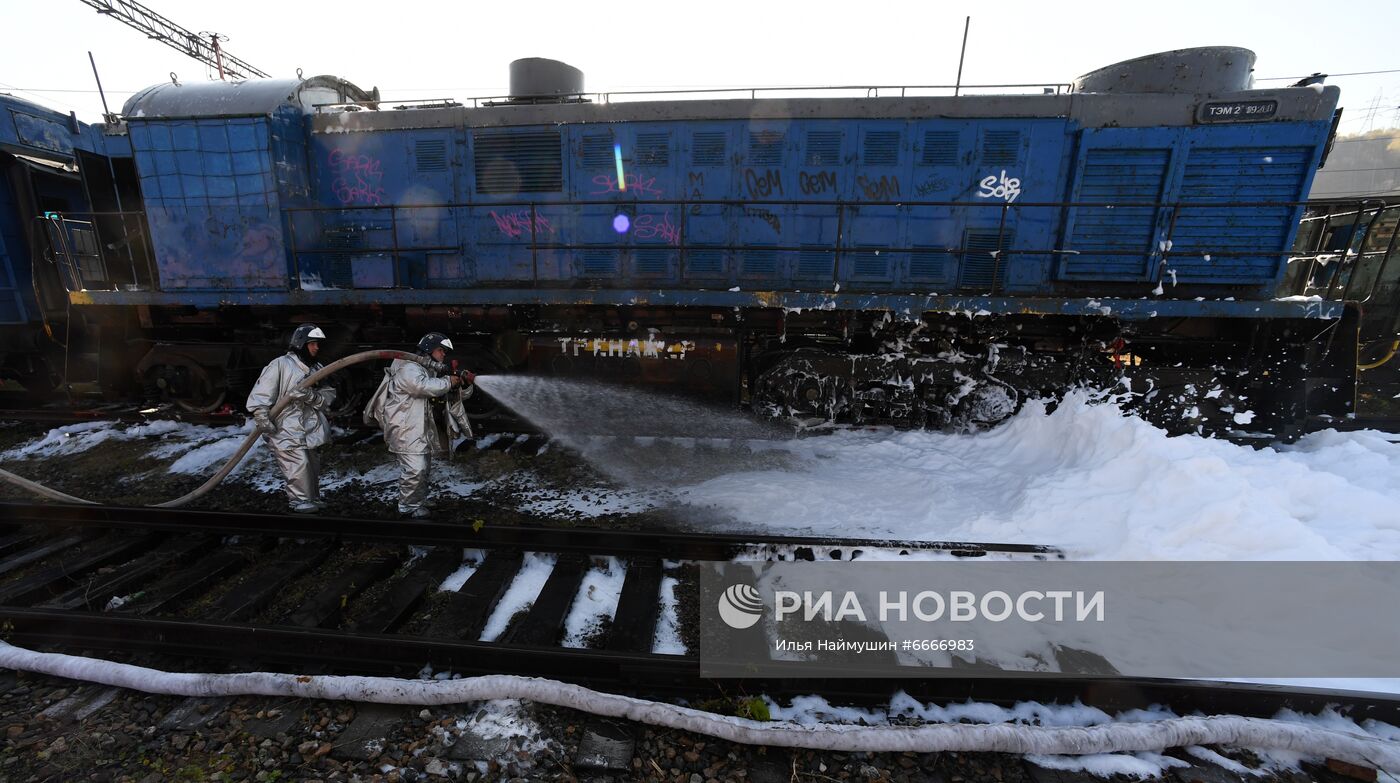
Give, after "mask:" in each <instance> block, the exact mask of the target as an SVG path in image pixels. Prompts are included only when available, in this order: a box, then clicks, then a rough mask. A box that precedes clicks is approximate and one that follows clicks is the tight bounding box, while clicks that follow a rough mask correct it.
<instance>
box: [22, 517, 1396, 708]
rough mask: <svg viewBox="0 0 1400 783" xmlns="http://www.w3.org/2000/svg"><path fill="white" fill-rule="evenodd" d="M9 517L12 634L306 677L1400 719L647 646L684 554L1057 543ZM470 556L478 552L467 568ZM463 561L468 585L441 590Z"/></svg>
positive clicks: (27, 640) (1134, 683)
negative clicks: (825, 673)
mask: <svg viewBox="0 0 1400 783" xmlns="http://www.w3.org/2000/svg"><path fill="white" fill-rule="evenodd" d="M0 523H3V524H4V525H5V527H4V529H3V531H0V627H3V629H4V633H3V637H4V639H5V640H7V641H9V642H11V643H13V644H17V645H20V646H26V647H34V648H42V649H53V650H61V651H69V652H82V651H87V652H88V653H89V654H100V655H122V654H158V655H174V656H181V657H187V658H195V659H199V660H201V661H208V662H217V663H219V664H221V665H230V666H232V667H234V668H249V667H260V668H266V667H269V666H280V667H284V668H288V669H290V670H293V671H296V672H298V673H357V674H371V673H383V674H399V675H411V674H413V673H415V672H418V671H419V670H421V669H422V668H423V667H424V665H428V666H431V667H432V669H433V670H435V671H451V672H454V673H456V674H460V675H463V676H469V675H476V674H487V673H504V674H520V675H531V676H541V677H550V678H555V679H560V680H565V681H569V682H575V683H579V684H582V685H587V686H590V687H594V688H599V689H603V690H610V691H614V692H625V693H632V694H637V695H647V696H660V697H686V698H697V697H704V696H711V695H717V694H733V693H744V692H747V693H759V692H761V693H767V694H769V695H771V696H774V697H781V696H792V695H800V694H806V693H814V692H815V693H821V694H822V695H823V696H825V697H827V698H828V699H831V700H833V701H842V702H846V703H851V704H874V703H881V702H886V701H888V699H889V696H890V695H891V694H892V693H893V692H894V691H896V690H903V691H905V692H907V693H909V694H910V695H911V696H914V697H915V698H919V699H923V700H925V701H947V700H961V699H967V698H972V699H978V700H983V701H992V702H999V703H1011V702H1015V701H1020V700H1025V699H1036V700H1040V701H1047V702H1049V701H1060V702H1070V701H1073V700H1075V699H1079V700H1081V701H1082V702H1084V703H1086V704H1090V705H1093V706H1098V707H1100V708H1103V709H1106V710H1110V711H1111V710H1121V709H1130V708H1139V707H1147V706H1150V705H1152V704H1166V705H1170V706H1172V707H1173V708H1174V709H1176V710H1177V711H1178V712H1179V713H1181V714H1186V713H1190V712H1195V711H1200V712H1204V713H1207V714H1215V713H1233V714H1244V715H1259V716H1268V715H1272V714H1274V713H1275V712H1277V710H1278V709H1280V708H1282V707H1291V708H1293V709H1298V710H1305V711H1316V710H1320V709H1322V708H1324V707H1325V706H1327V705H1328V704H1335V703H1342V704H1345V705H1346V706H1347V707H1349V708H1350V710H1351V711H1352V714H1353V715H1356V716H1358V717H1360V716H1367V717H1375V718H1378V719H1381V720H1387V721H1391V722H1394V721H1396V720H1397V719H1400V697H1395V696H1389V695H1383V694H1354V693H1352V694H1341V693H1337V692H1329V691H1322V690H1315V689H1299V688H1282V687H1277V686H1261V685H1242V684H1227V683H1209V682H1192V681H1183V680H1143V679H1117V680H1104V679H1101V678H1075V677H1066V678H1063V679H1055V680H1040V679H1037V680H1035V681H1028V680H1025V679H1017V678H1003V679H996V678H968V679H950V678H923V677H919V676H917V674H911V676H910V678H908V679H907V680H898V681H896V680H888V679H881V680H875V679H870V680H866V679H844V678H832V679H811V678H802V679H765V680H742V681H730V682H723V681H709V680H704V679H702V678H700V677H699V674H698V661H697V659H696V658H695V657H694V656H693V655H692V654H689V653H686V654H664V653H661V652H654V650H656V649H658V647H657V638H658V628H659V626H662V625H665V623H664V622H662V617H663V615H664V614H666V615H669V614H670V613H672V612H673V611H674V617H675V618H676V619H675V622H677V623H679V624H680V625H681V626H682V627H681V631H680V636H681V637H682V638H684V637H685V636H686V632H685V629H684V625H685V623H686V622H687V615H688V614H689V612H688V610H687V606H686V601H687V600H688V599H687V598H685V597H682V598H681V599H679V601H678V607H679V608H678V609H674V610H673V609H671V608H668V607H667V602H666V600H665V596H664V595H663V593H666V592H674V588H675V587H676V586H677V585H682V586H683V585H685V583H686V580H687V578H688V577H687V570H686V569H687V564H688V563H694V562H696V561H705V560H728V559H731V558H734V557H735V556H739V555H742V556H744V557H746V558H753V557H760V558H761V557H769V558H773V559H793V558H802V559H818V558H820V559H827V558H833V557H835V558H850V557H853V556H855V557H858V556H859V555H858V554H857V552H858V550H868V549H871V548H875V547H880V548H893V549H895V550H896V551H897V552H904V553H909V554H913V553H916V552H921V551H922V552H930V551H932V552H936V553H940V554H941V555H943V556H947V557H949V558H959V559H961V558H979V557H1013V558H1057V557H1060V556H1061V554H1060V553H1059V552H1058V551H1057V550H1055V549H1053V548H1049V547H1041V546H1032V545H1022V544H967V543H960V542H895V541H873V540H855V539H844V540H830V539H818V538H802V537H772V536H751V535H730V534H723V535H721V534H705V533H689V532H668V531H667V532H651V531H632V530H615V529H593V528H561V527H525V526H491V525H486V526H480V527H478V526H474V525H469V524H459V523H449V522H435V521H404V522H384V521H382V520H362V519H346V518H328V517H305V516H296V517H286V516H280V515H260V514H241V513H226V512H197V511H188V510H183V509H179V510H165V509H151V508H123V507H112V506H62V505H43V504H25V503H6V504H0ZM602 557H610V558H617V560H618V561H619V562H622V563H625V564H626V569H625V576H624V577H623V580H622V583H621V588H620V589H619V590H617V598H616V603H615V606H614V607H613V616H612V620H611V621H610V622H606V623H603V624H602V625H601V626H600V627H599V628H598V629H597V630H596V632H594V633H592V634H591V635H589V636H588V638H587V639H586V640H584V641H583V642H582V643H581V646H564V645H563V644H562V641H563V637H564V636H565V632H564V625H565V622H566V618H567V617H568V615H569V613H570V610H571V608H572V607H573V606H574V604H575V602H576V600H577V599H578V597H579V595H580V594H581V593H585V592H587V588H586V587H584V583H585V577H586V575H587V574H588V573H589V572H590V570H594V569H596V568H597V567H598V564H599V563H600V561H599V560H598V558H602ZM464 560H466V561H470V562H472V563H474V567H472V568H471V570H470V574H469V575H467V576H465V579H462V578H461V577H462V575H463V572H462V569H463V568H464ZM527 563H533V567H534V568H536V572H535V574H534V576H533V577H531V578H533V579H535V580H536V581H542V586H541V587H540V588H539V591H538V595H537V597H535V599H534V600H533V601H532V602H529V603H528V605H527V604H526V603H520V604H519V606H518V608H517V607H514V606H513V605H512V604H510V603H509V602H508V601H505V597H506V596H507V595H508V594H509V593H510V591H511V588H512V585H513V584H514V582H515V581H516V580H517V576H518V575H519V574H520V573H521V571H522V568H523V567H524V565H525V564H527ZM542 563H545V564H547V567H545V566H542V565H541V564H542ZM546 571H547V575H545V573H544V572H546ZM454 574H456V575H457V577H458V579H457V581H458V583H460V587H458V589H456V590H440V589H439V587H440V585H442V583H443V582H444V580H446V579H448V577H449V576H452V575H454ZM667 580H675V581H674V582H672V583H671V587H672V588H673V590H671V591H664V590H663V582H664V581H667ZM503 601H505V604H504V605H505V608H504V609H502V606H503ZM517 609H518V610H517ZM511 611H514V613H513V616H511V617H510V620H509V622H508V623H506V624H505V625H504V630H503V631H501V632H500V633H499V634H487V633H483V631H484V630H486V628H487V625H488V623H491V622H492V621H493V619H494V620H495V625H496V626H500V625H501V623H500V618H496V617H495V615H496V614H497V613H498V612H511ZM673 652H674V651H673Z"/></svg>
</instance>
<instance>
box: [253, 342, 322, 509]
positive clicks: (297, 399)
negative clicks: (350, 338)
mask: <svg viewBox="0 0 1400 783" xmlns="http://www.w3.org/2000/svg"><path fill="white" fill-rule="evenodd" d="M325 338H326V335H325V333H324V332H322V331H321V330H320V329H319V328H317V327H316V325H315V324H302V325H301V326H298V327H297V328H296V331H294V332H292V339H291V340H290V341H289V342H288V344H287V352H286V353H285V354H283V355H282V356H279V357H277V358H276V359H273V360H272V361H271V362H270V363H269V364H268V365H267V366H266V367H264V368H263V371H262V375H260V376H258V382H257V383H255V384H254V385H253V391H252V393H251V394H249V395H248V403H247V408H248V411H249V412H250V413H252V414H253V422H254V424H255V426H256V427H257V430H258V432H261V433H262V434H263V440H264V441H265V442H266V443H267V445H268V447H269V448H271V449H272V455H273V456H274V457H275V458H276V459H277V465H278V467H280V468H281V469H282V475H283V476H285V477H286V479H287V487H286V491H287V502H288V503H289V504H290V505H291V508H292V510H293V511H295V512H298V513H302V514H305V513H310V512H313V511H319V510H321V509H322V508H324V507H325V504H324V503H322V502H321V490H320V486H319V483H318V475H317V473H318V468H319V466H318V464H317V460H316V452H315V449H316V447H318V446H322V445H325V444H326V442H328V441H329V440H330V433H331V427H330V422H329V421H327V420H326V414H325V411H326V409H327V408H329V407H330V406H331V404H332V403H334V402H335V389H332V388H330V387H329V386H322V387H318V388H315V389H298V388H296V385H297V384H299V383H301V382H302V381H303V380H304V379H305V378H306V376H308V375H310V374H311V373H313V372H315V371H317V370H319V369H321V363H320V362H318V361H316V354H317V353H318V352H319V351H320V350H321V343H320V341H321V340H324V339H325ZM287 396H290V397H291V398H292V402H291V403H289V404H288V405H287V407H286V408H283V409H282V412H281V413H280V414H279V415H278V416H277V420H276V421H273V420H272V419H270V418H269V417H268V416H269V414H270V413H271V411H272V408H273V406H275V405H276V404H277V402H278V401H279V400H281V399H282V398H283V397H287Z"/></svg>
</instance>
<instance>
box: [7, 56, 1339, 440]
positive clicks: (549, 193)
mask: <svg viewBox="0 0 1400 783" xmlns="http://www.w3.org/2000/svg"><path fill="white" fill-rule="evenodd" d="M520 64H523V66H522V74H523V78H527V79H528V80H529V83H528V84H524V85H523V86H522V87H521V88H520V89H515V90H513V94H512V95H511V96H509V97H506V98H504V99H501V100H496V101H487V102H484V103H483V102H480V101H478V102H477V103H476V105H473V106H464V105H458V104H451V105H419V106H402V107H396V108H388V107H385V106H382V105H380V103H379V102H378V101H377V100H376V97H377V96H375V95H373V94H370V93H365V92H363V91H361V90H359V89H358V88H355V87H354V86H353V85H350V84H348V83H346V82H343V81H341V80H338V79H334V78H331V77H317V78H315V79H308V80H297V81H260V82H258V81H250V82H242V83H237V84H224V83H212V84H206V85H193V86H179V85H175V84H169V85H160V86H157V87H153V88H150V89H148V90H147V91H145V92H143V93H141V94H138V95H136V96H134V97H133V98H132V99H131V100H130V101H129V102H128V103H127V105H126V106H125V107H124V110H123V112H122V117H121V119H120V120H119V121H114V122H109V123H108V124H106V125H105V126H101V127H99V128H95V129H92V130H89V131H86V132H85V133H84V134H83V135H82V136H81V137H80V140H79V142H75V147H84V148H86V149H88V152H78V153H75V156H74V157H75V162H77V163H78V166H77V168H78V169H79V173H81V175H82V177H83V178H84V179H83V181H84V183H85V184H86V185H87V190H88V192H89V193H90V194H91V193H94V192H103V193H106V192H107V191H111V192H112V193H113V194H114V197H105V196H104V197H103V203H101V204H99V203H98V198H97V197H93V196H90V208H89V209H88V210H73V209H71V207H70V208H69V209H67V210H50V209H44V210H42V213H35V214H47V217H42V218H41V219H39V220H37V221H31V223H32V225H31V229H33V226H38V227H39V230H32V231H31V234H33V235H34V238H35V239H36V240H39V239H42V240H43V241H42V242H41V241H35V242H32V243H31V244H32V245H34V247H35V248H36V249H35V250H34V251H33V254H32V257H33V258H34V259H36V261H35V263H41V262H40V261H38V260H37V259H39V258H41V257H43V258H46V259H52V261H53V263H54V265H55V268H57V269H58V270H60V271H61V272H62V274H61V275H60V276H59V277H60V278H61V283H62V284H63V287H64V289H65V290H64V293H66V296H67V304H69V305H71V307H72V310H73V311H74V312H77V313H78V314H79V317H81V318H82V319H83V322H84V325H85V327H86V329H87V333H91V334H95V335H97V337H95V338H92V339H91V340H89V343H90V345H94V346H98V347H99V348H100V351H98V353H99V354H100V355H102V356H104V357H106V356H108V355H109V354H110V351H109V348H110V349H111V350H117V349H120V350H121V351H122V352H123V354H122V355H124V356H125V357H127V358H126V360H125V361H123V362H121V363H119V365H118V366H116V367H108V368H107V369H106V370H105V371H104V372H103V376H102V377H101V378H99V380H100V381H101V382H102V385H103V386H104V387H105V388H122V387H125V388H127V389H128V390H130V389H132V388H133V387H136V386H138V385H140V386H141V387H143V388H144V389H145V391H147V392H149V393H162V394H166V395H168V396H173V397H175V398H176V399H178V400H180V401H182V402H184V403H185V404H187V405H190V406H194V407H203V408H214V407H218V406H219V405H221V404H224V403H225V402H226V401H227V399H230V398H229V394H231V393H232V394H235V395H236V393H238V392H239V391H240V390H241V389H242V388H245V387H246V385H247V384H248V383H249V382H250V380H251V379H250V378H249V373H250V371H251V368H255V367H256V366H258V365H259V363H260V362H261V361H263V358H264V356H265V354H266V353H267V351H268V350H269V349H267V348H266V347H264V346H267V345H269V344H272V345H275V343H276V340H275V338H274V337H273V335H274V334H275V333H276V332H277V331H278V330H281V329H285V328H286V326H287V325H288V324H290V323H294V322H296V321H298V320H316V321H317V322H318V323H327V322H329V323H331V325H332V326H331V329H330V330H328V331H330V333H331V336H332V338H333V342H334V343H337V344H338V345H336V346H335V347H337V348H339V349H341V350H349V349H350V348H352V347H358V346H360V345H366V344H371V343H373V344H384V343H385V342H388V343H401V342H404V341H406V340H408V339H409V337H410V336H411V335H412V334H413V333H414V332H416V331H417V330H420V329H423V328H426V327H431V328H435V329H439V330H445V331H448V332H451V333H453V334H454V339H456V336H457V335H459V334H460V335H462V336H463V337H464V338H466V339H463V340H461V341H460V342H461V343H464V344H466V345H467V346H468V347H467V349H466V354H467V355H465V356H463V357H462V358H463V359H464V360H465V361H467V362H468V363H469V364H475V365H477V366H478V367H481V368H483V369H486V370H492V371H507V370H526V371H532V372H543V373H558V374H571V375H572V374H589V375H603V376H619V377H624V378H631V379H635V380H639V381H645V382H649V383H655V384H662V385H669V386H672V387H675V388H677V389H681V390H684V391H687V392H689V393H695V394H701V395H705V396H709V397H712V398H715V399H722V400H726V401H732V402H737V403H741V404H747V405H751V406H753V407H755V408H757V409H761V410H765V411H770V412H779V413H788V414H806V415H816V416H822V417H835V418H852V419H856V420H870V419H880V420H890V421H896V422H900V423H908V424H915V425H931V426H943V425H947V424H950V423H991V422H995V421H997V420H1000V419H1001V418H1004V417H1005V416H1006V415H1009V413H1010V412H1012V411H1013V410H1015V408H1016V406H1017V405H1019V403H1020V401H1022V400H1023V399H1025V398H1026V397H1027V396H1029V395H1036V394H1052V393H1055V392H1057V391H1060V390H1063V389H1064V388H1067V387H1069V386H1072V385H1074V384H1076V383H1080V382H1090V383H1096V384H1100V385H1111V384H1113V383H1115V382H1122V381H1124V380H1126V382H1127V383H1128V384H1129V385H1130V386H1134V387H1135V388H1137V389H1139V390H1145V389H1148V388H1151V389H1152V392H1151V393H1149V394H1147V395H1145V396H1144V397H1143V398H1142V401H1143V404H1145V405H1146V406H1147V409H1148V410H1149V412H1153V413H1154V415H1157V418H1158V420H1159V421H1162V422H1163V423H1164V424H1167V425H1168V426H1170V427H1172V428H1173V429H1182V430H1189V429H1195V428H1201V427H1211V428H1213V429H1222V428H1231V427H1235V426H1246V425H1252V426H1253V427H1257V428H1261V429H1267V430H1271V431H1275V432H1282V431H1286V430H1288V429H1289V428H1292V427H1295V426H1296V425H1298V424H1299V423H1300V422H1302V421H1303V420H1304V419H1305V418H1306V417H1307V416H1309V415H1316V414H1330V415H1345V414H1347V413H1350V412H1351V407H1350V406H1351V405H1352V393H1353V387H1354V376H1355V366H1354V362H1351V363H1350V364H1348V361H1347V360H1346V359H1345V358H1339V357H1345V356H1346V355H1347V349H1346V347H1345V346H1346V345H1348V341H1349V344H1350V345H1351V351H1352V355H1353V356H1354V351H1355V328H1356V327H1355V317H1354V314H1352V315H1348V309H1347V308H1346V306H1345V304H1344V303H1343V302H1342V301H1341V300H1340V298H1337V299H1329V298H1323V297H1306V296H1304V297H1289V298H1278V297H1277V296H1276V293H1277V292H1278V290H1279V286H1280V283H1281V282H1282V281H1283V279H1284V276H1285V272H1286V270H1287V269H1288V268H1289V261H1290V259H1291V258H1293V257H1294V256H1295V255H1296V252H1295V251H1294V250H1293V244H1294V238H1295V234H1296V230H1297V226H1298V222H1299V219H1300V217H1301V216H1302V214H1303V203H1302V202H1303V200H1304V197H1305V194H1306V193H1307V191H1308V188H1309V186H1310V184H1311V180H1312V176H1313V173H1314V171H1315V170H1316V169H1317V168H1318V166H1319V165H1320V163H1321V161H1322V160H1323V156H1324V153H1325V149H1326V145H1327V142H1328V140H1329V137H1330V133H1331V132H1332V130H1333V126H1332V120H1333V112H1334V109H1335V106H1336V103H1337V98H1338V91H1337V90H1336V88H1335V87H1312V86H1309V87H1292V88H1281V89H1268V90H1256V89H1252V88H1251V83H1250V78H1249V73H1250V70H1251V68H1252V64H1253V55H1252V54H1251V53H1249V52H1247V51H1246V50H1242V49H1233V48H1224V47H1217V48H1210V49H1200V50H1182V51H1178V52H1169V53H1164V54H1161V55H1154V56H1151V57H1147V58H1141V59H1140V60H1135V61H1129V62H1127V63H1122V64H1119V65H1116V66H1111V67H1110V68H1106V69H1103V70H1102V71H1098V72H1095V73H1093V74H1089V75H1087V76H1085V77H1083V78H1082V79H1081V80H1080V81H1079V82H1078V83H1076V84H1075V85H1074V86H1073V88H1072V89H1066V88H1064V87H1062V86H1061V87H1051V88H1049V89H1048V90H1047V91H1046V93H1045V94H1035V95H958V96H955V97H954V96H945V97H915V96H908V95H905V96H901V97H876V96H870V97H857V98H831V97H820V98H816V97H781V98H759V97H756V93H755V95H754V96H751V97H743V98H727V99H713V98H711V99H705V100H662V101H625V102H623V101H617V100H590V99H588V98H587V97H586V96H585V95H583V94H582V88H581V75H578V74H577V72H576V71H573V70H572V69H569V68H567V66H562V64H557V63H552V62H550V61H521V62H520V63H518V65H520ZM118 150H120V151H118ZM88 155H90V156H91V157H90V159H89V158H88V157H85V156H88ZM117 159H122V160H123V163H122V164H121V165H120V166H118V165H115V164H112V163H111V161H113V160H117ZM104 169H105V170H107V173H105V174H104V173H103V170H104ZM90 170H91V171H90ZM99 175H101V176H99ZM122 193H125V194H126V198H125V199H122V198H121V197H120V194H122ZM115 201H121V206H120V208H119V209H115V210H114V209H111V208H110V207H111V204H112V202H115ZM84 211H88V212H91V213H93V214H80V213H82V212H84ZM55 212H61V213H62V214H54V213H55ZM40 248H42V249H40ZM123 254H124V255H123ZM127 260H129V261H130V263H129V264H128V263H126V262H127ZM42 263H49V262H48V261H43V262H42ZM1348 334H1350V337H1348V336H1347V335H1348ZM1337 335H1341V336H1340V338H1338V337H1337ZM1322 337H1327V338H1328V339H1327V341H1326V347H1325V348H1322V347H1319V346H1320V345H1321V344H1322V342H1321V341H1320V340H1319V338H1322ZM1338 339H1340V340H1341V343H1342V346H1343V347H1342V348H1341V349H1340V350H1338V349H1337V347H1336V346H1337V340H1338ZM68 350H69V351H71V350H73V349H72V347H70V348H69V349H68ZM69 361H70V363H71V358H70V360H69ZM104 361H108V363H109V364H110V360H107V359H104ZM362 382H363V379H360V380H357V379H354V378H350V379H347V380H345V381H344V383H345V384H347V385H348V387H349V388H346V389H345V390H344V391H345V392H346V393H345V394H343V395H342V399H344V400H347V401H348V402H347V410H348V409H349V407H350V405H353V404H354V401H355V400H356V399H357V395H356V394H355V392H356V391H357V389H356V388H355V387H356V386H357V385H358V384H360V383H362Z"/></svg>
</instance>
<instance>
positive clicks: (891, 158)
mask: <svg viewBox="0 0 1400 783" xmlns="http://www.w3.org/2000/svg"><path fill="white" fill-rule="evenodd" d="M860 162H861V164H862V165H865V166H897V165H899V131H868V132H867V133H866V134H865V143H864V144H863V145H862V147H861V151H860Z"/></svg>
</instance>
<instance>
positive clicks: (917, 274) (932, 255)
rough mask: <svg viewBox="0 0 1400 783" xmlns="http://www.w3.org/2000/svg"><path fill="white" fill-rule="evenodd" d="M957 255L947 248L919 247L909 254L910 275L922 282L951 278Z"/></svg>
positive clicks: (937, 281)
mask: <svg viewBox="0 0 1400 783" xmlns="http://www.w3.org/2000/svg"><path fill="white" fill-rule="evenodd" d="M956 263H957V257H956V256H954V255H953V254H952V253H949V252H948V251H947V250H935V249H932V248H930V249H919V250H915V251H914V252H912V253H910V254H909V277H910V279H913V280H918V281H919V282H921V283H941V282H944V281H946V280H948V278H949V274H948V273H949V270H951V269H953V268H954V265H955V264H956Z"/></svg>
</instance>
